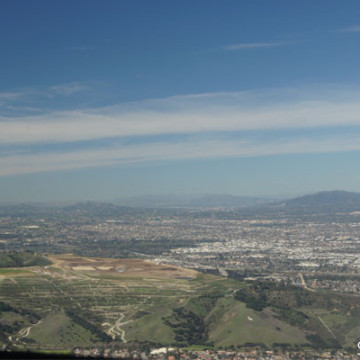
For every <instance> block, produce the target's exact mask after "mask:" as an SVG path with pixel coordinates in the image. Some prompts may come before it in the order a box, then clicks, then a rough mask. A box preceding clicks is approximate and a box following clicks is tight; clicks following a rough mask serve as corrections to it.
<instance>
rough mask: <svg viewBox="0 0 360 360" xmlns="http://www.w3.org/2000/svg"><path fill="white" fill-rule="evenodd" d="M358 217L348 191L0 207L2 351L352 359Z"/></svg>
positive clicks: (359, 314)
mask: <svg viewBox="0 0 360 360" xmlns="http://www.w3.org/2000/svg"><path fill="white" fill-rule="evenodd" d="M314 201H317V204H318V206H313V205H312V206H311V207H308V205H307V204H312V203H313V202H314ZM359 210H360V195H359V194H357V193H348V192H343V191H333V192H322V193H319V194H314V195H308V196H304V197H299V198H296V199H290V200H286V201H277V202H270V203H266V204H262V205H254V206H245V207H238V208H234V207H230V208H229V207H226V206H225V207H222V208H218V207H216V208H209V207H207V208H184V207H183V208H178V207H177V208H157V207H154V208H142V207H137V208H136V207H125V206H121V205H118V204H110V203H77V204H69V205H61V206H60V205H52V206H51V205H47V206H44V205H7V206H3V207H0V246H1V253H0V255H1V258H0V260H1V261H0V264H1V266H2V269H0V274H1V282H0V296H1V298H0V301H1V311H2V320H1V323H0V325H1V329H2V332H1V334H2V335H1V339H0V340H1V344H2V348H3V350H6V351H24V350H31V349H32V350H34V349H39V348H40V349H43V350H48V351H49V350H51V351H60V352H61V351H68V352H69V354H70V353H71V354H73V355H76V356H93V357H96V356H104V357H111V358H129V357H131V358H135V359H136V358H138V357H140V358H142V359H148V358H149V359H158V358H161V359H170V360H171V359H172V357H175V358H177V357H179V356H180V357H181V358H184V359H187V358H189V359H191V358H194V357H195V358H204V359H207V358H210V359H227V358H229V359H233V358H239V359H248V358H254V357H255V358H264V359H277V358H284V356H285V358H286V357H288V358H293V357H295V358H297V357H298V358H309V359H311V358H314V357H315V356H316V357H318V358H331V357H332V356H337V357H338V358H349V359H352V358H354V359H355V358H357V351H358V349H357V343H358V341H359V340H358V337H359V329H360V328H359V320H360V301H359V300H360V211H359Z"/></svg>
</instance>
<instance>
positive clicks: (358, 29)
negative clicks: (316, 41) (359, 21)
mask: <svg viewBox="0 0 360 360" xmlns="http://www.w3.org/2000/svg"><path fill="white" fill-rule="evenodd" d="M335 32H338V33H358V32H360V25H356V26H349V27H346V28H343V29H337V30H335Z"/></svg>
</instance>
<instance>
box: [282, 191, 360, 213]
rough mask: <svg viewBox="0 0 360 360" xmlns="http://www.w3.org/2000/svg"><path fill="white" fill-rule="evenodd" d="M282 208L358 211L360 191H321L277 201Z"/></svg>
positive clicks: (314, 210)
mask: <svg viewBox="0 0 360 360" xmlns="http://www.w3.org/2000/svg"><path fill="white" fill-rule="evenodd" d="M275 206H278V207H279V206H280V207H283V209H284V210H285V211H286V210H289V211H294V210H299V211H301V210H302V211H307V212H330V213H333V212H343V211H346V212H351V211H360V193H354V192H348V191H339V190H336V191H321V192H318V193H316V194H312V195H304V196H300V197H296V198H294V199H289V200H285V201H282V202H280V203H277V204H276V205H275Z"/></svg>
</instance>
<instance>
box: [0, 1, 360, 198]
mask: <svg viewBox="0 0 360 360" xmlns="http://www.w3.org/2000/svg"><path fill="white" fill-rule="evenodd" d="M359 19H360V3H359V1H351V0H348V1H340V0H339V1H332V0H323V1H321V0H318V1H310V0H309V1H307V0H305V1H301V2H295V1H293V2H290V1H280V0H279V1H277V0H274V1H267V0H262V1H260V0H251V1H230V0H227V1H223V2H220V1H209V0H206V1H205V0H199V1H186V0H183V1H178V2H175V1H160V0H159V1H156V0H154V1H136V0H134V1H125V0H124V1H110V0H107V1H105V2H104V1H91V0H86V1H80V0H77V1H64V0H62V1H47V0H44V1H39V0H34V1H31V2H30V1H26V0H23V1H19V0H3V1H2V2H1V5H0V39H1V55H0V201H56V200H63V201H69V200H86V199H88V200H111V199H116V198H119V197H122V196H128V195H140V194H168V193H187V194H189V193H229V194H235V195H267V196H271V195H275V196H276V195H284V194H289V195H297V194H302V193H307V192H315V191H320V190H331V189H343V190H350V191H360V167H359V166H358V163H359V160H360V141H359V140H360V71H359V65H358V64H359V63H360V21H359Z"/></svg>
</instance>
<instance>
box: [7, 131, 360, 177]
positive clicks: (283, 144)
mask: <svg viewBox="0 0 360 360" xmlns="http://www.w3.org/2000/svg"><path fill="white" fill-rule="evenodd" d="M358 139H359V137H358V135H356V134H347V135H338V134H335V135H334V136H331V137H329V138H321V137H320V138H319V137H314V138H305V137H303V138H302V137H300V138H297V139H286V138H283V139H268V140H265V141H264V139H263V140H262V141H259V139H258V140H256V139H252V140H250V139H249V140H237V139H229V138H224V137H220V138H217V139H216V138H214V139H212V140H208V139H201V138H200V139H199V138H192V139H188V140H185V141H180V142H174V143H169V142H149V143H142V144H131V145H116V146H111V147H108V148H106V147H105V148H104V147H102V148H98V149H86V150H81V149H80V150H77V151H66V152H47V153H40V154H14V155H10V156H3V157H0V176H11V175H20V174H28V173H34V172H46V171H60V170H69V169H79V168H80V169H81V168H88V167H106V166H113V165H121V164H134V163H149V162H162V161H176V160H195V159H216V158H231V157H254V156H270V155H281V154H309V153H329V152H330V153H331V152H343V151H354V150H360V142H359V141H358Z"/></svg>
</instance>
